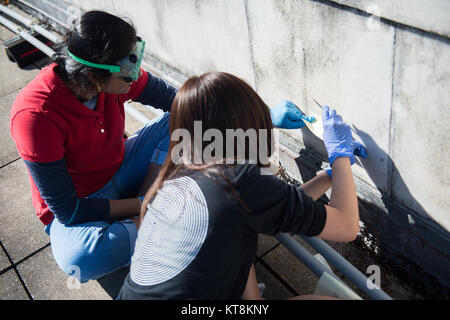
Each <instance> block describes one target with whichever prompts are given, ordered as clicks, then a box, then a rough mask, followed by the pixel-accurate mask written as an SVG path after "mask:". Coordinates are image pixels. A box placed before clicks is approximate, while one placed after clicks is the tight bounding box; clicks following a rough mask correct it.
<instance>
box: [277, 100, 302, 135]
mask: <svg viewBox="0 0 450 320" xmlns="http://www.w3.org/2000/svg"><path fill="white" fill-rule="evenodd" d="M303 115H304V114H303V113H302V112H301V111H300V110H299V109H298V108H297V106H296V105H295V104H293V103H292V102H291V101H288V100H284V101H281V102H280V103H279V104H278V105H277V106H275V107H272V108H270V117H271V118H272V123H273V126H274V127H276V128H281V129H300V128H302V127H304V126H305V123H304V122H303V120H302V116H303Z"/></svg>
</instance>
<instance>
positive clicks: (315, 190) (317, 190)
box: [300, 171, 331, 200]
mask: <svg viewBox="0 0 450 320" xmlns="http://www.w3.org/2000/svg"><path fill="white" fill-rule="evenodd" d="M330 187H331V179H330V177H329V176H328V174H327V173H326V172H325V171H323V172H319V174H317V176H315V177H314V178H312V179H311V180H309V181H307V182H305V183H304V184H302V185H301V187H300V188H301V189H302V190H303V191H305V193H306V194H307V195H308V196H310V197H311V198H312V199H313V200H317V199H319V198H320V197H321V196H322V195H323V194H324V193H325V192H327V191H328V189H330Z"/></svg>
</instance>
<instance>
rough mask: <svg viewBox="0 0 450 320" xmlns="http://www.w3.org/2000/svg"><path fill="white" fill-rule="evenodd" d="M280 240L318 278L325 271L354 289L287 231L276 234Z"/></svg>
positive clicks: (345, 285)
mask: <svg viewBox="0 0 450 320" xmlns="http://www.w3.org/2000/svg"><path fill="white" fill-rule="evenodd" d="M275 238H277V240H278V241H280V242H281V243H282V244H283V245H284V246H285V247H286V248H287V249H288V250H289V251H291V253H292V254H293V255H294V256H296V257H297V258H298V259H299V260H300V261H301V262H303V263H304V264H305V266H306V267H307V268H308V269H309V270H311V271H312V272H313V273H314V274H315V275H316V276H317V277H318V278H321V277H322V275H323V273H324V272H327V273H328V274H329V275H330V276H332V277H333V278H334V279H336V280H337V281H339V283H341V284H342V285H343V286H344V287H346V288H348V289H349V290H351V291H352V292H353V290H352V289H351V288H350V287H349V286H348V285H347V284H345V283H344V282H343V281H342V280H341V279H339V278H338V277H337V276H336V275H335V274H334V273H333V272H332V271H331V270H330V269H328V267H327V266H325V265H324V264H323V263H321V262H320V261H319V260H317V259H316V258H315V257H314V256H313V255H312V254H311V253H309V252H308V250H306V249H305V248H304V247H303V246H302V245H301V244H300V243H298V242H297V241H296V240H295V239H294V238H292V237H291V236H290V235H288V234H287V233H279V234H277V235H275Z"/></svg>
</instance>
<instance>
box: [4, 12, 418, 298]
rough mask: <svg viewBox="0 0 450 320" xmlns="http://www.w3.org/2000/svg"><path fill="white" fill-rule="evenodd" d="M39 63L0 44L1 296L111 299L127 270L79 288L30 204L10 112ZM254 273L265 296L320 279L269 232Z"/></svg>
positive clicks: (130, 122) (406, 293)
mask: <svg viewBox="0 0 450 320" xmlns="http://www.w3.org/2000/svg"><path fill="white" fill-rule="evenodd" d="M21 14H23V12H21ZM13 37H14V34H13V33H12V32H10V31H9V30H8V29H6V28H5V27H3V26H1V25H0V40H1V41H2V43H3V42H4V41H6V40H9V39H11V38H13ZM41 67H42V63H37V64H36V65H33V66H30V68H28V70H23V69H20V68H19V67H18V66H17V65H16V64H15V63H13V62H10V61H9V59H8V58H7V56H6V53H5V50H4V48H3V46H2V47H1V48H0V82H1V84H2V85H1V87H0V138H1V144H2V147H1V149H0V245H1V249H0V300H10V299H14V300H30V299H36V300H46V299H51V300H53V299H56V300H60V299H63V300H73V299H83V300H84V299H87V300H95V299H108V300H109V299H113V297H115V295H116V293H117V292H118V290H119V289H120V286H121V283H122V280H123V278H124V277H125V276H126V274H127V272H128V270H127V269H123V270H119V271H118V272H115V273H113V274H111V275H109V276H106V277H104V278H102V279H99V280H96V281H95V280H91V281H89V282H87V283H85V284H81V285H80V286H78V285H77V284H76V283H74V282H73V281H71V279H70V278H69V277H68V276H67V275H66V274H65V273H64V272H63V271H61V270H60V269H59V267H58V266H57V264H56V262H55V260H54V258H53V255H52V250H51V243H50V239H49V237H48V236H47V234H46V233H45V232H44V225H43V224H42V223H41V222H40V221H39V220H38V218H37V217H36V214H35V211H34V208H33V206H32V202H31V193H30V185H29V175H28V172H27V169H26V166H25V164H24V162H23V161H22V159H21V158H20V156H19V154H18V152H17V150H16V147H15V144H14V141H13V140H12V138H11V136H10V129H9V112H10V108H11V106H12V103H13V101H14V99H15V97H16V96H17V94H18V93H19V92H20V90H21V89H22V88H23V87H25V86H26V84H27V83H28V82H29V81H30V80H32V79H33V78H34V77H35V76H36V75H37V74H38V73H39V70H40V68H41ZM138 108H139V107H138ZM140 111H141V112H143V113H145V114H146V115H147V116H148V117H151V116H152V115H151V114H150V113H149V111H148V110H147V109H145V108H141V109H140ZM140 126H141V124H140V123H139V122H137V121H136V120H134V119H133V118H132V117H130V116H128V118H127V121H126V131H127V132H128V133H133V132H135V131H136V130H138V129H139V128H140ZM294 238H295V239H297V240H298V241H299V242H301V243H302V244H303V245H304V246H305V247H306V248H307V249H308V251H310V252H313V253H315V252H314V250H312V249H311V248H310V247H309V246H308V245H307V244H306V243H304V242H303V241H302V240H301V239H300V237H298V236H295V237H294ZM332 246H333V247H334V248H335V249H336V250H337V251H338V252H340V253H341V254H342V255H343V256H344V257H346V258H347V259H348V260H349V261H350V262H352V263H353V264H355V266H357V267H359V268H360V271H361V272H363V273H365V272H366V268H367V267H368V266H369V265H372V264H376V263H377V261H376V260H375V258H373V257H371V256H370V255H369V254H367V253H364V252H363V251H362V250H361V249H360V248H358V246H356V245H355V244H332ZM332 269H333V270H335V269H334V268H333V267H332ZM381 270H382V278H381V281H382V282H381V287H382V288H383V289H384V290H385V291H386V292H387V293H388V294H390V295H391V296H392V297H393V298H394V299H423V298H424V297H423V296H421V295H420V294H418V293H416V292H414V290H413V289H411V288H410V287H409V286H408V283H407V281H406V282H402V281H400V280H399V279H397V278H395V277H393V276H391V275H389V272H388V271H386V270H385V269H384V268H383V267H382V268H381ZM256 273H257V277H258V282H262V283H264V284H265V286H266V289H265V292H264V297H265V298H267V299H285V298H289V297H292V296H294V295H298V294H312V293H313V292H314V289H315V287H316V285H317V282H318V278H317V277H316V276H315V275H314V274H313V273H312V272H311V271H310V270H309V269H307V268H306V267H305V266H304V265H303V263H301V262H300V261H299V260H298V259H297V258H295V257H294V256H293V255H292V254H291V253H290V252H289V251H288V250H287V249H286V248H285V247H284V246H283V245H281V244H280V243H279V242H278V241H277V240H276V239H275V238H273V237H268V236H260V239H259V248H258V253H257V259H256ZM358 293H359V294H360V295H361V296H362V297H363V298H367V297H366V296H365V295H364V294H362V293H360V292H358Z"/></svg>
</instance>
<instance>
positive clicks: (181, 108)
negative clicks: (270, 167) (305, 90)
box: [141, 72, 273, 220]
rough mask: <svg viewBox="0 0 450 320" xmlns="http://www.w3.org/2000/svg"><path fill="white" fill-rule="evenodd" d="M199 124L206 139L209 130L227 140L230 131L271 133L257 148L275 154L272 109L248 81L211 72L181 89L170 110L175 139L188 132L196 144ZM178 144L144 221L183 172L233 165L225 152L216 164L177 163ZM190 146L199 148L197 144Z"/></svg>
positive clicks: (143, 210)
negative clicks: (182, 131) (163, 189)
mask: <svg viewBox="0 0 450 320" xmlns="http://www.w3.org/2000/svg"><path fill="white" fill-rule="evenodd" d="M195 121H201V124H202V132H201V134H202V136H203V134H204V132H205V131H207V130H208V129H217V130H219V131H220V132H221V133H222V135H223V136H224V137H225V136H226V130H227V129H234V130H236V129H242V130H243V131H246V130H248V129H255V130H260V129H264V130H266V131H267V135H266V137H267V139H266V140H265V141H260V137H259V136H257V145H258V148H260V147H261V146H263V148H264V150H266V151H267V153H268V154H267V155H268V156H270V155H271V153H272V148H273V134H272V129H273V125H272V120H271V117H270V112H269V108H268V106H267V105H266V104H265V103H264V101H263V100H262V99H261V98H260V97H259V95H258V94H257V93H256V92H255V91H254V90H253V89H252V88H251V87H250V86H249V85H248V84H247V83H246V82H245V81H243V80H241V79H239V78H238V77H236V76H233V75H231V74H229V73H224V72H209V73H206V74H203V75H202V76H199V77H198V76H194V77H191V78H190V79H188V80H187V81H186V82H185V83H184V84H183V86H182V87H181V88H180V89H179V91H178V92H177V94H176V96H175V99H174V101H173V103H172V107H171V110H170V124H169V125H170V135H171V137H172V133H173V132H174V131H175V130H177V129H185V130H187V131H188V132H189V133H190V136H191V137H192V140H193V137H194V135H195V132H194V122H195ZM254 142H255V141H253V143H254ZM178 143H179V141H172V139H171V141H170V146H169V151H168V154H167V158H166V160H165V162H164V164H163V166H162V168H161V170H160V172H159V174H158V177H157V178H156V180H155V182H154V183H153V185H152V186H151V187H150V189H149V190H148V191H147V194H146V195H145V198H144V201H143V202H142V207H141V220H142V219H143V217H144V215H145V213H146V211H147V204H148V203H149V202H151V200H152V199H153V198H154V196H155V195H156V193H157V191H158V190H159V189H160V188H161V186H162V184H163V183H164V181H166V180H169V179H171V178H172V177H174V176H175V175H176V174H177V172H179V170H180V169H182V168H185V169H187V170H205V169H208V168H211V167H212V166H215V165H217V164H219V163H225V162H226V163H230V162H229V160H230V159H225V155H226V151H225V150H223V153H222V154H223V155H224V159H221V160H222V161H218V162H215V163H207V162H203V163H196V164H191V163H192V162H187V163H186V162H183V161H181V163H174V162H173V161H172V157H171V155H172V152H173V151H174V148H175V146H176V145H177V144H178ZM190 143H191V144H192V145H194V146H195V144H194V142H193V141H190ZM208 143H209V142H204V141H202V144H201V146H198V147H200V148H201V150H192V154H191V155H189V156H193V154H194V153H195V152H199V151H200V153H201V154H203V153H202V151H203V150H204V148H205V147H206V146H207V144H208ZM250 143H252V142H250ZM250 143H249V144H250ZM249 144H246V146H245V157H246V158H248V157H249V148H248V147H249ZM225 145H226V144H225V143H224V148H225ZM235 146H236V145H235ZM235 154H236V153H235ZM257 154H258V155H257V157H258V158H257V161H256V162H257V164H258V165H259V166H264V165H265V164H264V163H262V162H261V159H260V158H259V157H260V153H259V150H258V153H257ZM225 160H227V161H225Z"/></svg>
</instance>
